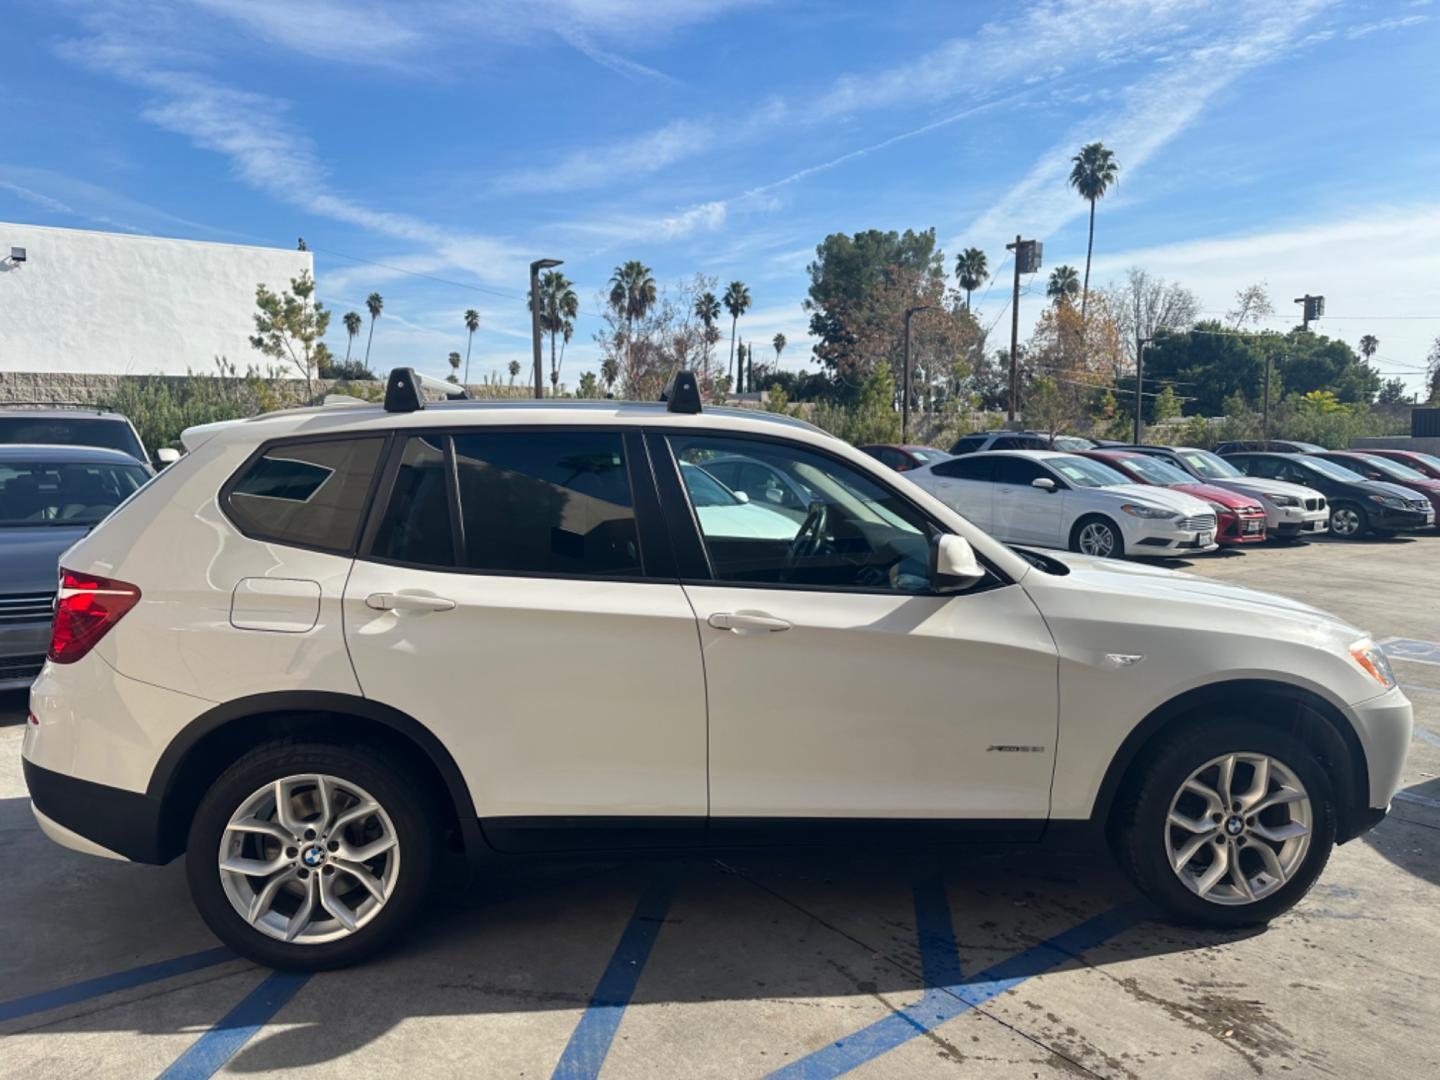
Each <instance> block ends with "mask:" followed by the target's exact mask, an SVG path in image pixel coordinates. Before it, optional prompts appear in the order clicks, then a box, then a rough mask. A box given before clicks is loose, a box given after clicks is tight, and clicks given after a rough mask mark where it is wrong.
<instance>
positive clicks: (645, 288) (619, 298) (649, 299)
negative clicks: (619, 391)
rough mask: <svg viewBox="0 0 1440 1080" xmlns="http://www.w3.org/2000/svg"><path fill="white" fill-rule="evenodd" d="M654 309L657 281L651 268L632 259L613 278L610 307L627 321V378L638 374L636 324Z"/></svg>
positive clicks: (617, 270) (616, 270)
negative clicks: (635, 348)
mask: <svg viewBox="0 0 1440 1080" xmlns="http://www.w3.org/2000/svg"><path fill="white" fill-rule="evenodd" d="M654 306H655V279H654V278H653V277H652V276H651V275H650V268H649V267H648V266H646V265H645V264H644V263H642V262H641V261H640V260H639V259H631V260H630V261H629V262H627V263H625V264H624V265H623V266H617V267H616V268H615V273H614V274H612V275H611V277H610V307H611V308H612V309H614V311H615V314H616V315H618V316H620V317H621V318H622V319H624V320H625V374H626V376H627V377H630V378H633V377H634V374H635V369H634V360H635V353H634V349H633V348H632V346H633V345H634V341H633V338H634V336H635V320H636V319H643V318H644V317H645V313H646V312H648V311H649V310H650V309H651V308H652V307H654Z"/></svg>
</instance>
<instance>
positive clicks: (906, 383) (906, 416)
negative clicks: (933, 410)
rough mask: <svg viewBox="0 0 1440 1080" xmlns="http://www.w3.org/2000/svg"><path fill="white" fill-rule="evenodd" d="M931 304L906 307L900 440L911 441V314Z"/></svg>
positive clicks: (927, 309)
mask: <svg viewBox="0 0 1440 1080" xmlns="http://www.w3.org/2000/svg"><path fill="white" fill-rule="evenodd" d="M930 307H931V305H930V304H917V305H916V306H915V307H912V308H906V309H905V366H904V371H903V372H902V374H901V377H900V441H901V442H902V443H908V442H909V441H910V316H912V315H914V314H915V313H916V312H917V311H929V310H930ZM1010 407H1011V410H1012V411H1011V418H1012V419H1013V418H1014V411H1013V410H1014V407H1015V399H1014V398H1011V399H1010Z"/></svg>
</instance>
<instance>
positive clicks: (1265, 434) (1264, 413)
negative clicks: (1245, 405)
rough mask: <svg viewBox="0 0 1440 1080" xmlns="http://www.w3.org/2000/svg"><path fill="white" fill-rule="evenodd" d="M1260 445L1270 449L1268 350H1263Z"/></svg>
mask: <svg viewBox="0 0 1440 1080" xmlns="http://www.w3.org/2000/svg"><path fill="white" fill-rule="evenodd" d="M1260 417H1261V419H1260V440H1261V442H1260V446H1261V448H1262V449H1265V450H1269V449H1270V350H1269V349H1266V350H1265V403H1264V404H1263V405H1262V406H1261V407H1260Z"/></svg>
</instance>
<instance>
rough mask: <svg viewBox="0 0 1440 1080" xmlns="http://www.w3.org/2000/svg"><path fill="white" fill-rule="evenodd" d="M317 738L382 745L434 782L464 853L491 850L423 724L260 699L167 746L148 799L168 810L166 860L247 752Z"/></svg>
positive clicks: (235, 704) (312, 699) (461, 782)
mask: <svg viewBox="0 0 1440 1080" xmlns="http://www.w3.org/2000/svg"><path fill="white" fill-rule="evenodd" d="M297 736H299V737H317V738H322V739H329V740H330V741H339V742H342V743H343V742H345V741H351V742H353V741H356V740H357V739H358V740H362V741H364V742H367V743H370V744H374V745H379V746H381V747H382V748H384V749H385V750H386V751H388V752H390V753H393V754H395V755H397V756H398V757H399V759H400V760H404V761H406V762H407V763H408V764H409V765H410V766H411V768H412V769H414V770H415V771H416V772H417V774H418V775H419V776H420V777H421V779H423V780H425V781H427V782H433V783H434V784H435V785H436V786H435V787H434V788H433V789H432V790H433V791H435V792H444V794H445V797H444V798H443V799H440V800H438V801H439V802H440V803H441V810H442V812H443V813H444V814H445V815H446V821H445V825H446V827H447V828H446V831H447V834H450V835H452V836H453V838H454V841H455V843H458V845H459V846H460V847H461V848H462V850H463V851H464V852H466V853H467V854H470V855H478V854H480V853H481V852H482V851H484V850H485V849H486V845H485V842H484V839H483V837H482V835H481V832H480V826H479V820H478V818H477V816H476V813H475V803H474V800H473V799H472V798H471V796H470V790H469V788H468V786H467V785H466V783H465V778H464V776H463V775H462V774H461V772H460V767H459V766H458V765H457V764H456V762H455V759H454V758H453V757H452V756H451V754H450V752H449V751H448V750H447V749H446V748H445V746H444V744H443V743H442V742H441V741H440V739H439V738H438V737H437V736H436V735H435V733H434V732H432V731H431V730H430V729H429V728H427V727H425V725H423V724H421V723H420V722H419V721H418V720H416V719H414V718H413V717H411V716H408V715H407V714H405V713H403V712H401V711H400V710H399V709H395V708H393V707H391V706H389V705H385V704H382V703H381V702H377V701H371V700H369V699H367V698H361V697H355V696H353V695H350V694H339V693H331V692H326V691H280V692H276V693H267V694H255V695H252V696H249V697H244V698H238V699H236V700H235V701H230V702H226V703H224V704H222V705H217V706H216V707H215V708H213V709H210V710H209V711H207V712H205V713H202V714H201V715H200V716H198V717H196V718H195V719H194V720H192V721H190V723H189V724H187V725H186V726H185V727H184V728H183V729H182V730H181V731H180V733H179V734H178V735H176V736H175V738H174V739H172V740H171V741H170V745H169V746H167V747H166V748H165V752H164V753H163V754H161V755H160V760H159V761H158V762H156V765H155V768H154V770H153V771H152V772H151V774H150V781H149V784H148V785H147V787H146V794H147V795H148V796H150V797H151V798H153V799H156V800H157V801H158V802H159V805H160V828H159V844H160V856H161V861H168V860H170V859H172V858H174V857H175V856H176V855H178V854H180V853H181V852H182V851H183V850H184V849H185V838H186V834H187V832H188V830H189V825H190V819H191V818H192V817H193V816H194V812H195V808H196V807H197V806H198V805H199V803H200V800H201V798H203V796H204V793H205V792H206V790H208V789H209V787H210V785H211V784H212V783H213V782H214V781H215V779H216V778H217V777H219V775H220V774H221V773H222V772H224V771H225V769H226V768H228V767H229V766H230V764H231V763H232V762H234V761H235V760H236V759H237V758H238V757H239V756H240V755H241V754H243V753H245V751H247V750H249V749H251V748H252V747H254V746H257V745H259V744H260V743H262V742H265V741H268V740H270V739H274V738H293V737H297Z"/></svg>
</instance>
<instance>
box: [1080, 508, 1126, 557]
mask: <svg viewBox="0 0 1440 1080" xmlns="http://www.w3.org/2000/svg"><path fill="white" fill-rule="evenodd" d="M1091 521H1103V522H1104V523H1105V524H1106V525H1109V526H1110V529H1111V531H1113V532H1114V533H1115V544H1116V546H1117V547H1118V548H1119V549H1120V554H1121V555H1123V554H1124V553H1125V530H1124V529H1122V528H1120V522H1118V521H1116V520H1115V518H1113V517H1112V516H1111V515H1110V514H1108V513H1106V512H1105V511H1104V510H1085V511H1083V512H1082V513H1081V514H1080V515H1079V516H1078V517H1077V518H1076V519H1075V523H1074V524H1073V525H1071V526H1070V536H1069V537H1068V543H1067V546H1068V548H1069V550H1071V551H1077V550H1079V547H1078V545H1079V543H1080V530H1081V529H1082V528H1084V527H1085V525H1086V523H1087V522H1091Z"/></svg>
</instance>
